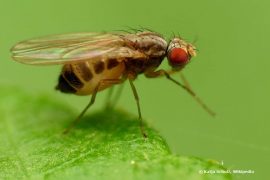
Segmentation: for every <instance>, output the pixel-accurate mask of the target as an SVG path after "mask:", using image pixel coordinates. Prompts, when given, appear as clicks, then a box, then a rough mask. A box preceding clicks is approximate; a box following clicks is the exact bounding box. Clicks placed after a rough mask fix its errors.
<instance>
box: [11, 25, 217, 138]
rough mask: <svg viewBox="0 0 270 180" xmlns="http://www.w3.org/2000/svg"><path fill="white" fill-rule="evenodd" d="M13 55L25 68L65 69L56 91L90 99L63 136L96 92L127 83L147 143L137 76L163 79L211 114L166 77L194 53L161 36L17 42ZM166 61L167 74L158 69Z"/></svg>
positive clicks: (85, 36) (188, 45)
mask: <svg viewBox="0 0 270 180" xmlns="http://www.w3.org/2000/svg"><path fill="white" fill-rule="evenodd" d="M11 52H12V57H13V59H14V60H16V61H18V62H20V63H24V64H32V65H55V64H63V68H62V72H61V74H60V76H59V79H58V84H57V86H56V89H57V90H59V91H61V92H63V93H72V94H76V95H92V96H91V100H90V102H89V103H88V104H87V106H86V107H85V108H84V110H83V111H82V112H81V113H80V114H79V116H78V117H77V118H76V119H75V121H73V124H71V126H70V127H69V128H67V129H66V131H65V132H68V131H69V129H70V128H71V127H72V126H74V125H75V124H76V123H77V122H78V121H79V120H80V119H81V117H82V116H83V115H84V113H85V112H86V111H87V110H88V109H89V107H91V106H92V105H93V104H94V102H95V99H96V95H97V93H98V92H99V91H101V90H104V89H106V88H109V87H111V86H113V85H116V84H120V83H123V82H124V81H126V80H128V81H129V84H130V86H131V89H132V91H133V95H134V97H135V100H136V103H137V109H138V114H139V120H140V129H141V132H142V134H143V136H144V137H146V133H145V130H144V127H143V123H142V115H141V109H140V104H139V97H138V93H137V90H136V88H135V86H134V84H133V81H134V80H135V79H136V77H137V76H138V75H139V74H144V75H145V76H146V77H148V78H156V77H161V76H165V77H166V78H167V79H169V80H171V81H172V82H174V83H175V84H177V85H178V86H181V87H182V88H183V89H184V90H186V91H187V92H188V93H189V94H190V95H192V96H193V97H194V98H195V100H196V101H197V102H198V103H199V104H200V105H201V106H202V107H203V108H204V109H205V110H206V111H207V112H209V113H210V114H212V115H213V114H214V113H213V112H212V111H211V110H210V109H209V108H208V107H207V106H206V105H205V104H204V103H203V102H202V101H201V100H200V99H199V98H198V97H197V96H196V95H195V93H194V92H193V91H192V90H191V88H190V87H189V85H188V83H187V82H186V80H185V79H184V84H182V83H180V82H178V81H176V80H175V79H173V78H172V77H171V76H170V75H171V74H172V73H175V72H179V71H180V70H182V69H183V68H184V67H185V66H186V65H187V64H188V63H189V62H190V60H191V58H192V57H194V56H196V48H195V47H194V46H193V45H192V44H191V43H188V42H186V41H184V40H183V39H182V38H180V37H173V38H172V39H171V40H169V41H168V42H167V41H166V40H165V39H164V37H163V36H162V35H160V34H159V33H156V32H153V31H148V30H147V31H138V32H135V33H128V32H121V33H120V32H117V33H94V32H89V33H73V34H60V35H52V36H46V37H41V38H36V39H31V40H27V41H23V42H20V43H18V44H16V45H15V46H14V47H13V48H12V49H11ZM165 57H167V59H168V62H169V65H170V66H171V70H168V71H166V70H163V69H158V67H159V65H160V64H161V63H162V61H163V59H164V58H165ZM182 77H183V76H182ZM183 78H184V77H183Z"/></svg>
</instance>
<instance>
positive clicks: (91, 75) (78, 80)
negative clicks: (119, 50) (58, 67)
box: [56, 59, 125, 95]
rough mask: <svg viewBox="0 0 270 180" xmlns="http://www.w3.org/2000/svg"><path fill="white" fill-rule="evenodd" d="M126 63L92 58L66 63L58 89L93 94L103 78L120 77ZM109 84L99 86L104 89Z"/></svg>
mask: <svg viewBox="0 0 270 180" xmlns="http://www.w3.org/2000/svg"><path fill="white" fill-rule="evenodd" d="M124 68H125V66H124V63H123V62H119V61H118V60H117V59H102V60H96V61H94V60H91V61H84V62H79V63H73V64H65V65H64V66H63V68H62V72H61V74H60V77H59V80H58V85H57V86H56V89H58V90H60V91H61V92H64V93H74V94H77V95H88V94H92V93H93V91H94V89H95V88H96V87H97V85H98V84H99V82H100V81H101V80H103V79H118V78H120V77H121V76H122V74H123V71H124ZM107 87H109V85H103V86H101V87H100V88H99V91H100V90H103V89H105V88H107Z"/></svg>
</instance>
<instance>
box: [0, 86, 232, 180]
mask: <svg viewBox="0 0 270 180" xmlns="http://www.w3.org/2000/svg"><path fill="white" fill-rule="evenodd" d="M89 114H90V115H89V116H85V117H84V118H83V119H82V121H81V122H80V123H79V124H78V125H77V126H76V127H75V128H74V129H72V131H71V132H70V133H69V134H67V135H63V134H62V132H63V130H64V129H65V128H66V127H67V126H68V125H69V124H70V123H71V121H72V120H73V119H74V118H75V117H76V115H77V114H76V113H74V112H73V111H72V110H71V108H69V107H67V106H66V105H64V104H63V103H62V102H60V101H57V100H55V99H53V97H47V96H37V97H36V96H31V95H29V94H27V93H25V92H23V91H22V90H18V89H15V88H2V89H1V90H0V139H1V141H0V179H6V178H7V179H75V178H76V179H192V180H193V179H231V175H230V174H222V173H219V174H217V173H216V174H200V173H199V171H200V170H224V171H225V170H226V169H225V168H224V167H222V166H220V165H219V164H218V163H216V162H215V161H211V160H210V161H209V160H203V159H200V158H195V157H185V156H177V155H174V154H172V153H171V152H170V150H169V148H168V145H167V144H166V142H165V141H164V139H163V138H162V137H161V136H160V135H159V134H158V133H157V131H155V130H153V129H152V128H149V127H146V130H147V134H148V138H147V139H144V138H143V137H142V135H141V133H140V130H139V126H138V120H137V117H136V116H133V115H129V114H127V113H125V112H122V111H113V110H109V111H100V112H96V113H94V112H89Z"/></svg>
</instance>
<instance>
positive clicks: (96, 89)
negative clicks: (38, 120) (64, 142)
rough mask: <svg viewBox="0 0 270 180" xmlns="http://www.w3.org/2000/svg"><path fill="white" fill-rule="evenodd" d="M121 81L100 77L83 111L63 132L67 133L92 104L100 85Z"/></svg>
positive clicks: (119, 80) (120, 80) (120, 81)
mask: <svg viewBox="0 0 270 180" xmlns="http://www.w3.org/2000/svg"><path fill="white" fill-rule="evenodd" d="M122 81H123V80H122V79H102V80H101V81H100V82H99V83H98V85H97V86H96V87H95V89H94V92H93V94H92V96H91V99H90V102H89V103H88V104H87V106H86V107H85V108H84V109H83V111H82V112H81V113H80V114H79V116H78V117H77V118H76V119H75V120H74V121H73V122H72V123H71V124H70V126H69V127H68V128H67V129H65V131H64V132H63V133H64V134H67V133H68V132H69V131H70V130H71V129H72V128H73V127H74V126H75V125H76V124H77V123H78V122H79V121H80V119H81V118H82V117H83V115H84V114H85V112H86V111H87V110H88V109H89V108H90V107H91V106H92V105H93V104H94V102H95V99H96V95H97V92H98V90H99V89H100V87H102V86H104V85H114V84H120V83H122Z"/></svg>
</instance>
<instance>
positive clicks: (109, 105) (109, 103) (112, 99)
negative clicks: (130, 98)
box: [105, 84, 124, 109]
mask: <svg viewBox="0 0 270 180" xmlns="http://www.w3.org/2000/svg"><path fill="white" fill-rule="evenodd" d="M123 87H124V84H119V85H118V87H114V86H112V87H111V88H110V89H109V91H108V95H107V98H106V104H105V109H113V107H114V106H115V105H116V104H117V102H118V100H119V98H120V96H121V94H122V91H123ZM115 88H117V90H116V92H115V95H114V96H113V92H114V90H115Z"/></svg>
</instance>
